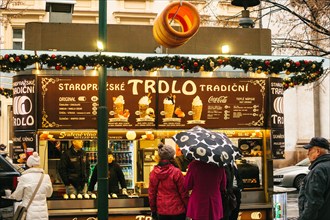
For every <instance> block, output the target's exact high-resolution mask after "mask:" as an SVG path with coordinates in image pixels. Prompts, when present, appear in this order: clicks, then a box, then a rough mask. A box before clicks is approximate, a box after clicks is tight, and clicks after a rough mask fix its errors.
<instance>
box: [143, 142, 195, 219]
mask: <svg viewBox="0 0 330 220" xmlns="http://www.w3.org/2000/svg"><path fill="white" fill-rule="evenodd" d="M158 156H159V158H160V161H159V163H158V164H157V165H156V166H155V167H154V169H153V170H152V171H151V172H150V176H149V188H148V196H149V205H150V209H151V217H152V219H158V220H168V219H177V220H185V219H186V207H187V204H188V197H189V195H188V191H187V190H186V189H185V188H184V187H183V184H184V177H183V174H182V173H181V171H180V169H179V168H177V167H175V166H174V165H173V164H172V163H171V161H172V160H173V159H174V156H175V148H174V147H172V146H170V145H166V144H163V143H160V144H159V145H158Z"/></svg>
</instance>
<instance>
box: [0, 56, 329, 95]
mask: <svg viewBox="0 0 330 220" xmlns="http://www.w3.org/2000/svg"><path fill="white" fill-rule="evenodd" d="M323 62H324V60H322V61H321V62H317V61H308V60H300V61H293V60H291V59H278V60H262V59H246V58H241V57H223V56H218V57H207V58H202V59H200V58H191V57H184V56H164V57H147V58H145V59H140V58H137V57H130V56H106V55H90V56H86V55H85V56H83V57H80V56H78V55H76V56H69V55H49V54H42V55H40V56H38V55H28V54H22V55H17V54H6V55H4V56H2V55H0V71H2V72H11V71H16V72H18V71H23V70H25V69H26V68H28V67H29V66H32V65H35V63H39V64H40V67H41V68H48V69H52V68H55V69H56V70H58V71H60V70H69V69H75V68H77V69H79V70H85V69H86V68H94V67H97V66H106V67H107V68H109V69H114V70H124V71H127V72H133V71H156V70H159V69H162V68H164V67H169V68H176V69H182V70H183V71H185V72H190V73H192V74H193V73H198V72H201V71H215V70H216V69H218V68H222V67H225V66H231V67H232V68H233V69H243V70H244V72H245V73H248V72H254V73H264V74H266V75H274V74H275V75H279V74H283V73H285V74H286V75H287V77H285V79H284V80H283V88H284V89H287V88H290V87H294V86H296V85H305V84H307V83H311V82H314V81H316V80H318V79H319V78H320V77H321V76H322V74H323V73H324V70H323V67H322V64H323ZM0 95H4V96H6V97H12V91H11V90H9V89H2V88H0Z"/></svg>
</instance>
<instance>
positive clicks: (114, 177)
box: [88, 161, 126, 194]
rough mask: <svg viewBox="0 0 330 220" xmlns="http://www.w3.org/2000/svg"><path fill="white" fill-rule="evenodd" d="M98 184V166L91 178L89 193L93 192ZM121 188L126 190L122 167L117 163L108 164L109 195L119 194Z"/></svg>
mask: <svg viewBox="0 0 330 220" xmlns="http://www.w3.org/2000/svg"><path fill="white" fill-rule="evenodd" d="M96 182H97V166H96V167H95V169H94V171H93V174H92V176H91V180H90V183H89V186H88V191H93V190H94V186H95V184H96ZM118 183H120V186H121V188H122V189H123V188H126V181H125V176H124V173H123V171H122V169H121V167H120V165H119V164H118V163H116V162H114V161H113V162H112V163H108V189H109V193H116V194H119V185H118Z"/></svg>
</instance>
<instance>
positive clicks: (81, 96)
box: [37, 76, 267, 129]
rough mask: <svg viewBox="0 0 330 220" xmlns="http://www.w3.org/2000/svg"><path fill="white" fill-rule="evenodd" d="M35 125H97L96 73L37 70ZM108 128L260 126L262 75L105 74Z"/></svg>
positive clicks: (263, 89)
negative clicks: (58, 73)
mask: <svg viewBox="0 0 330 220" xmlns="http://www.w3.org/2000/svg"><path fill="white" fill-rule="evenodd" d="M37 81H38V93H37V94H38V97H37V100H38V105H37V106H38V128H40V129H58V128H61V129H96V128H97V109H98V101H99V100H98V79H97V77H95V76H83V77H82V76H55V77H52V76H38V80H37ZM106 88H107V106H108V113H109V114H108V117H109V119H108V126H109V128H128V129H131V128H160V129H163V128H164V129H171V128H172V129H175V128H191V127H194V126H195V125H200V126H202V127H205V128H252V127H263V126H265V121H264V118H265V97H266V94H265V93H266V91H267V90H266V79H255V78H253V79H251V78H165V77H163V78H157V77H135V78H132V77H108V78H107V87H106Z"/></svg>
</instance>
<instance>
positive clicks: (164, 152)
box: [158, 143, 175, 160]
mask: <svg viewBox="0 0 330 220" xmlns="http://www.w3.org/2000/svg"><path fill="white" fill-rule="evenodd" d="M158 155H159V157H160V159H161V160H171V159H173V158H174V155H175V149H174V148H173V147H172V146H170V145H167V144H163V143H160V144H159V145H158Z"/></svg>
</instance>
